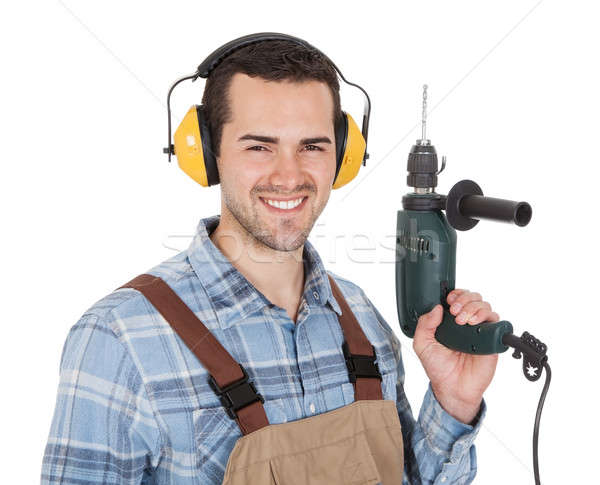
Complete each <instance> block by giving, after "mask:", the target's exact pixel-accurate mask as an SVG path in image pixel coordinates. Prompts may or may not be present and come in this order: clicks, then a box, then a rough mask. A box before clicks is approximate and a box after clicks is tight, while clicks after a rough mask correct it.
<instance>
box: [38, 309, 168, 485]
mask: <svg viewBox="0 0 600 485" xmlns="http://www.w3.org/2000/svg"><path fill="white" fill-rule="evenodd" d="M159 450H160V432H159V428H158V425H157V422H156V419H155V417H154V414H153V411H152V408H151V406H150V403H149V401H148V397H147V395H146V389H145V386H144V383H143V381H142V378H141V376H140V373H139V372H138V370H137V368H136V366H135V364H134V362H133V359H132V358H131V356H130V354H129V353H128V351H127V349H126V347H125V345H124V344H123V343H122V342H121V341H120V340H119V337H118V336H117V335H116V334H115V333H114V332H113V331H112V330H111V329H110V328H109V327H108V326H107V325H106V324H102V323H101V319H99V317H98V316H96V315H93V314H86V315H84V316H83V317H81V319H80V320H79V321H78V322H77V323H76V324H75V325H74V326H73V327H72V328H71V329H70V331H69V333H68V335H67V338H66V341H65V343H64V346H63V350H62V355H61V361H60V378H59V385H58V392H57V396H56V403H55V409H54V415H53V418H52V423H51V426H50V432H49V434H48V441H47V444H46V447H45V450H44V457H43V461H42V473H41V484H42V485H57V484H63V485H66V484H82V483H86V484H103V485H112V484H119V485H120V484H131V485H134V484H135V485H137V484H141V483H145V481H146V479H147V478H148V475H150V474H151V471H152V469H153V467H154V466H155V465H156V461H155V460H157V457H158V455H159Z"/></svg>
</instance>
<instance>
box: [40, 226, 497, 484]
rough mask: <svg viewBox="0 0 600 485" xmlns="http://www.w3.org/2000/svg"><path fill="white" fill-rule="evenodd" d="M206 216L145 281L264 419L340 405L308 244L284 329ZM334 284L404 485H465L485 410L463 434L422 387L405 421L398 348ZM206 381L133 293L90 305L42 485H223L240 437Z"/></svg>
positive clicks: (332, 337)
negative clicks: (394, 430)
mask: <svg viewBox="0 0 600 485" xmlns="http://www.w3.org/2000/svg"><path fill="white" fill-rule="evenodd" d="M218 220H219V219H218V216H217V217H212V218H208V219H203V220H201V221H200V224H199V225H198V230H197V234H196V235H195V237H194V239H193V242H192V243H191V245H190V247H189V248H188V249H187V250H185V251H182V252H180V253H178V254H177V255H175V256H174V257H172V258H170V259H168V260H166V261H164V262H162V263H161V264H159V265H157V266H155V267H153V268H151V269H150V270H149V271H147V273H150V274H153V275H155V276H160V277H161V278H163V279H164V280H165V281H166V282H167V283H168V284H169V285H170V286H171V287H172V288H173V290H174V291H175V292H176V293H177V294H178V295H179V296H180V297H181V298H182V299H183V301H184V302H185V303H186V304H187V305H188V306H189V307H190V308H191V309H192V311H194V313H195V314H196V316H198V318H199V319H200V320H202V322H203V323H204V324H205V325H206V327H207V328H208V329H209V330H210V331H211V332H212V333H213V335H214V336H215V337H216V338H217V339H218V340H219V341H220V342H221V343H222V344H223V346H224V347H225V348H226V349H227V350H228V351H229V353H230V354H231V355H232V356H233V358H234V359H236V360H237V361H238V362H239V363H241V364H242V365H243V366H244V367H245V368H246V369H247V371H248V374H249V376H250V378H251V379H252V380H253V381H254V383H255V384H256V387H257V388H258V392H260V393H261V394H262V395H263V396H264V398H265V404H264V407H265V411H266V414H267V417H268V419H269V422H270V423H272V424H275V423H283V422H287V421H294V420H297V419H303V418H306V417H308V416H312V415H314V414H319V413H324V412H327V411H331V410H333V409H336V408H338V407H340V406H344V405H347V404H350V403H352V402H353V401H354V388H353V386H352V384H351V383H350V381H349V379H348V371H347V368H346V364H345V362H344V357H343V353H342V342H343V335H342V331H341V328H340V325H339V323H338V320H337V314H339V313H340V307H339V305H338V302H337V301H336V300H335V299H334V297H333V295H332V292H331V288H330V285H329V281H328V279H327V275H326V272H325V269H324V267H323V264H322V262H321V259H320V258H319V255H318V254H317V252H316V250H315V249H314V248H313V247H312V245H311V244H310V243H308V242H307V243H306V245H305V249H304V265H305V286H304V293H303V296H302V299H301V304H300V307H299V313H298V318H297V323H296V324H294V322H293V321H292V320H291V319H290V318H289V317H288V315H287V313H286V311H285V310H284V309H282V308H280V307H277V306H275V305H273V304H271V303H270V302H269V301H268V300H267V299H266V298H265V297H264V295H262V294H261V293H260V292H259V291H258V290H256V289H255V288H254V287H253V286H252V285H251V284H250V283H249V282H248V281H247V280H246V279H245V278H244V276H242V274H241V273H239V272H238V271H237V270H236V269H235V268H234V267H233V266H232V265H231V263H230V262H229V261H227V259H226V258H225V257H224V256H223V255H222V254H221V252H220V251H219V250H218V249H217V248H216V247H215V246H214V245H213V243H212V241H211V240H210V239H209V237H208V235H209V234H210V232H211V231H212V230H213V229H214V228H215V227H216V225H217V224H218ZM133 276H135V275H130V277H133ZM332 276H334V278H335V280H336V282H337V283H338V285H339V287H340V289H341V291H342V293H343V294H344V296H345V297H346V299H347V301H348V304H349V305H350V307H351V309H352V311H353V312H354V314H355V315H356V317H357V319H358V321H359V322H360V325H361V327H362V328H363V330H364V332H365V334H366V336H367V338H368V339H369V340H370V342H371V343H372V344H373V345H374V346H375V349H376V353H377V358H378V364H379V368H380V371H381V373H382V375H383V381H382V388H383V396H384V399H391V400H394V401H395V402H396V403H397V408H398V414H399V416H400V421H401V424H402V433H403V437H404V448H405V450H404V452H405V463H404V470H405V475H404V480H403V483H404V484H408V483H410V484H417V483H422V484H433V483H435V484H438V483H439V484H442V483H443V484H450V483H456V484H466V483H470V482H471V481H472V480H473V478H474V477H475V473H476V455H475V446H474V444H473V440H474V439H475V436H476V435H477V432H478V430H479V427H480V425H481V421H482V420H483V418H484V416H485V409H486V405H485V402H483V403H482V406H481V409H480V413H479V417H478V419H477V422H476V423H475V426H469V425H466V424H463V423H461V422H459V421H457V420H456V419H454V418H453V417H452V416H450V415H449V414H448V413H446V412H445V411H444V410H443V409H442V407H441V406H440V404H439V403H438V402H437V400H436V399H435V396H434V394H433V392H432V390H431V385H430V386H429V388H428V390H427V392H426V393H425V397H424V400H423V405H422V407H421V410H420V413H419V416H418V419H417V420H416V421H415V419H414V417H413V414H412V411H411V407H410V405H409V403H408V400H407V398H406V395H405V393H404V387H403V383H404V367H403V364H402V354H401V351H400V342H399V340H398V338H397V337H396V335H395V334H394V332H393V331H392V330H391V329H390V327H389V325H388V324H387V323H386V322H385V321H384V319H383V318H382V317H381V315H380V314H379V312H378V311H377V310H376V309H375V307H374V306H373V304H372V303H371V302H370V301H369V299H368V298H367V297H366V296H365V294H364V293H363V291H362V290H361V289H360V288H359V287H358V286H356V285H355V284H353V283H351V282H349V281H347V280H345V279H343V278H340V277H338V276H336V275H332ZM128 279H130V278H129V277H128V278H126V279H125V280H128ZM123 283H125V281H122V282H119V284H123ZM115 286H118V285H115ZM207 377H208V375H207V372H206V371H205V369H204V368H203V367H202V365H201V364H200V363H199V362H198V360H197V359H196V357H195V356H194V355H193V353H192V352H191V351H190V350H189V349H188V348H187V347H186V346H185V345H184V344H183V342H182V340H181V339H180V338H179V336H178V335H177V334H176V333H175V332H174V331H173V330H172V329H171V327H170V326H169V324H168V323H167V322H166V321H165V320H164V318H163V317H162V316H161V315H160V314H159V313H158V312H157V310H156V309H155V308H154V307H153V306H152V305H151V304H150V303H149V301H148V300H147V299H146V298H145V297H144V296H143V295H142V294H141V293H139V292H138V291H136V290H133V289H129V288H124V289H119V290H115V291H113V292H112V293H110V294H109V295H107V296H106V297H104V298H102V299H101V300H99V301H98V302H96V303H95V304H94V305H92V307H91V308H89V310H87V311H86V312H85V313H84V314H83V315H82V317H81V318H80V319H79V321H78V322H77V323H76V324H75V325H74V326H72V327H71V329H70V330H69V333H68V335H67V337H66V341H65V344H64V347H63V351H62V356H61V361H60V383H59V387H58V394H57V398H56V407H55V410H54V415H53V419H52V423H51V427H50V432H49V436H48V441H47V445H46V448H45V453H44V458H43V463H42V474H41V483H42V484H79V485H80V484H83V483H86V484H131V485H134V484H135V485H138V484H165V485H166V484H177V485H209V484H221V483H222V480H223V475H224V472H225V466H226V464H227V460H228V458H229V454H230V452H231V451H232V449H233V446H234V445H235V442H236V440H237V439H238V438H239V437H240V436H241V433H240V430H239V428H238V426H237V424H236V422H235V421H233V420H231V419H230V418H229V417H228V416H227V415H226V413H225V410H224V409H223V408H222V407H221V406H220V404H219V401H218V399H217V396H216V395H215V394H214V393H213V391H212V390H211V389H210V387H209V385H208V382H207Z"/></svg>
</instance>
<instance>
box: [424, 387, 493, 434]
mask: <svg viewBox="0 0 600 485" xmlns="http://www.w3.org/2000/svg"><path fill="white" fill-rule="evenodd" d="M431 389H432V390H433V394H434V396H435V398H436V399H437V401H438V402H439V403H440V406H442V408H443V409H444V411H446V412H447V413H448V414H449V415H450V416H452V417H453V418H454V419H456V420H458V421H460V422H461V423H463V424H467V425H470V426H473V424H474V421H475V420H476V418H477V416H478V414H479V411H480V409H481V402H482V399H483V396H481V397H480V398H479V400H477V401H469V402H467V401H462V400H460V399H457V398H456V397H455V396H452V395H449V394H446V393H443V392H441V391H439V390H438V389H436V388H435V387H434V386H433V385H432V386H431Z"/></svg>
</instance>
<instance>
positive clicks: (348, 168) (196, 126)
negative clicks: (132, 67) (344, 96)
mask: <svg viewBox="0 0 600 485" xmlns="http://www.w3.org/2000/svg"><path fill="white" fill-rule="evenodd" d="M265 40H289V41H292V42H295V43H297V44H299V45H302V46H304V47H307V48H309V49H314V50H315V51H317V52H319V53H320V54H321V55H322V56H323V57H325V59H327V60H328V61H329V62H331V65H332V66H333V67H334V69H335V70H336V72H337V73H338V74H339V75H340V77H341V78H342V80H343V81H344V82H345V83H346V84H349V85H351V86H354V87H356V88H358V89H360V90H361V91H362V92H363V94H364V96H365V108H364V113H363V120H362V129H361V130H359V129H358V126H357V125H356V122H355V121H354V119H353V118H352V116H350V115H349V114H347V113H346V112H344V111H342V114H343V116H342V118H341V121H339V122H336V126H335V127H334V128H335V130H334V131H335V144H336V169H335V177H334V179H333V188H334V189H337V188H339V187H342V186H343V185H346V184H347V183H348V182H350V181H351V180H352V179H353V178H354V177H356V175H357V174H358V170H359V168H360V164H361V162H362V163H363V165H365V164H366V161H367V158H368V157H369V155H368V153H367V151H366V150H367V135H368V131H369V116H370V114H371V100H370V99H369V95H368V94H367V92H366V91H365V90H364V89H363V88H362V87H360V86H359V85H357V84H354V83H351V82H349V81H347V80H346V78H345V77H344V76H343V74H342V73H341V71H340V70H339V69H338V68H337V66H336V65H335V64H334V63H333V62H332V61H331V59H329V58H328V57H327V56H326V55H325V54H323V53H322V52H321V51H320V50H318V49H316V48H315V47H313V46H312V45H310V44H309V43H308V42H306V41H304V40H302V39H299V38H298V37H293V36H291V35H287V34H279V33H276V32H262V33H257V34H250V35H245V36H243V37H240V38H238V39H234V40H232V41H230V42H228V43H227V44H224V45H222V46H221V47H219V48H218V49H217V50H215V51H214V52H213V53H212V54H210V55H209V56H208V57H207V58H206V59H205V60H204V61H203V62H202V64H200V65H199V66H198V69H197V70H196V72H195V73H194V74H191V75H189V76H184V77H182V78H180V79H178V80H177V81H175V82H174V83H173V85H172V86H171V88H170V89H169V93H168V95H167V112H168V117H169V141H168V145H167V148H164V149H163V152H164V153H167V154H168V155H169V162H170V161H171V155H175V156H177V162H178V163H179V167H180V168H181V169H182V170H183V171H184V172H185V173H186V174H188V175H189V176H190V177H191V178H192V179H194V180H195V181H196V182H198V183H199V184H200V185H202V186H204V187H206V186H209V185H215V184H218V183H219V172H218V170H217V160H216V158H215V156H214V152H213V150H212V144H211V139H210V130H209V127H208V124H207V121H206V117H205V114H204V107H203V106H202V105H194V106H192V107H191V108H190V109H189V110H188V112H187V113H186V115H185V116H184V118H183V120H182V121H181V123H180V124H179V126H178V127H177V130H175V135H174V136H173V143H171V93H172V92H173V89H174V88H175V86H177V85H178V84H179V83H180V82H182V81H185V80H186V79H191V80H192V82H193V81H195V80H196V79H198V78H199V77H201V78H204V79H206V78H208V76H209V75H210V73H211V72H212V71H213V69H215V67H217V66H218V65H219V63H220V62H221V61H222V60H223V59H225V58H226V57H227V56H228V55H230V54H231V53H232V52H234V51H236V50H238V49H240V48H242V47H245V46H247V45H250V44H254V43H257V42H261V41H265Z"/></svg>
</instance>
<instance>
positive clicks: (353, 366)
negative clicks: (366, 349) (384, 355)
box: [342, 341, 382, 382]
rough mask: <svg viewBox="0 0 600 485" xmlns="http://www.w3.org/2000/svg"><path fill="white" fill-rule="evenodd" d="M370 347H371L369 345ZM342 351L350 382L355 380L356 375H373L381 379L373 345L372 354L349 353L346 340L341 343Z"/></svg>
mask: <svg viewBox="0 0 600 485" xmlns="http://www.w3.org/2000/svg"><path fill="white" fill-rule="evenodd" d="M371 347H373V346H372V345H371ZM342 350H343V351H344V358H345V359H346V367H348V374H349V377H350V382H356V378H357V377H373V378H377V379H379V380H380V381H381V380H382V377H381V373H380V372H379V366H378V365H377V362H375V360H376V359H377V354H376V353H375V347H373V355H372V356H371V355H356V354H351V353H350V348H349V347H348V342H346V341H344V344H343V345H342Z"/></svg>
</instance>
